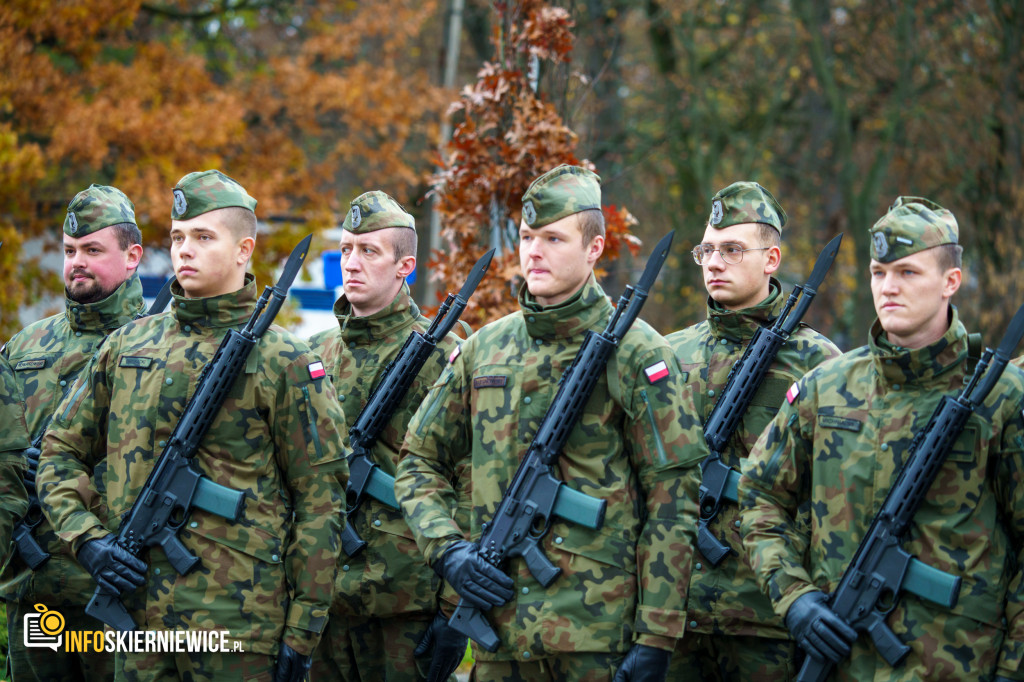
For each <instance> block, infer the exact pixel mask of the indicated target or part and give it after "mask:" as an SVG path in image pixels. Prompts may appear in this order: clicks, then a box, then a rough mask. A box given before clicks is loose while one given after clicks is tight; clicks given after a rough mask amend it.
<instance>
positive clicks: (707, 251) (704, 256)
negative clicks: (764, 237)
mask: <svg viewBox="0 0 1024 682" xmlns="http://www.w3.org/2000/svg"><path fill="white" fill-rule="evenodd" d="M770 248H772V247H770V246H762V247H760V248H757V249H744V248H743V246H742V245H741V244H734V243H732V242H726V243H725V244H722V245H721V246H719V247H717V248H716V247H714V246H712V245H711V244H698V245H697V246H695V247H693V262H694V263H696V264H697V265H703V264H704V263H705V262H706V261H708V260H710V259H711V254H713V253H714V252H715V251H717V252H718V253H719V254H721V256H722V260H724V261H725V262H726V263H728V264H729V265H736V264H737V263H739V262H742V261H743V254H744V252H746V251H765V250H767V249H770Z"/></svg>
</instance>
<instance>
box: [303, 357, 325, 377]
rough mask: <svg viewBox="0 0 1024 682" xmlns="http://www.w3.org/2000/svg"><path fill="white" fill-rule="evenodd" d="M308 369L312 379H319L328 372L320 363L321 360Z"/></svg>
mask: <svg viewBox="0 0 1024 682" xmlns="http://www.w3.org/2000/svg"><path fill="white" fill-rule="evenodd" d="M308 369H309V378H310V379H319V378H320V377H322V376H324V375H325V374H327V372H326V370H324V363H322V362H320V361H319V360H317V361H316V362H314V363H313V364H311V365H310V366H309V368H308Z"/></svg>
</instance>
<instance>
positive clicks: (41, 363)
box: [14, 358, 46, 372]
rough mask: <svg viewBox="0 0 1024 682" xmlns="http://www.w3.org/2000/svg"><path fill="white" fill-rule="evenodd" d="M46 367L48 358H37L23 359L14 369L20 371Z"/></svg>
mask: <svg viewBox="0 0 1024 682" xmlns="http://www.w3.org/2000/svg"><path fill="white" fill-rule="evenodd" d="M45 367H46V358H37V359H35V360H22V361H21V362H19V363H18V364H16V365H15V366H14V371H15V372H19V371H21V370H23V369H44V368H45Z"/></svg>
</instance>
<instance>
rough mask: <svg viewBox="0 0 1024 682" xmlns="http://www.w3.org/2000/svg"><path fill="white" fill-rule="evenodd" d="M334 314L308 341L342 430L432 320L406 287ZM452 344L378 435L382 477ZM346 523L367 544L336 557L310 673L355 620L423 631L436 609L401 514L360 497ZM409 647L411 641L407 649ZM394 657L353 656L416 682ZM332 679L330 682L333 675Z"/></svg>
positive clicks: (344, 639) (411, 665) (377, 651)
mask: <svg viewBox="0 0 1024 682" xmlns="http://www.w3.org/2000/svg"><path fill="white" fill-rule="evenodd" d="M334 314H335V316H336V317H337V318H338V328H337V329H330V330H328V331H324V332H321V333H319V334H317V335H315V336H313V337H312V338H311V339H310V346H311V347H312V349H313V350H314V351H315V352H316V353H317V354H318V355H319V356H320V357H321V358H322V359H323V361H324V365H325V366H326V367H327V371H328V373H329V374H330V376H331V379H332V381H333V383H334V387H335V390H336V391H337V394H338V400H340V401H341V409H342V411H343V412H344V413H345V423H346V426H347V428H351V427H352V425H353V424H355V421H356V419H357V418H358V417H359V413H360V412H361V411H362V409H363V408H364V407H365V406H366V403H367V401H368V400H369V397H370V394H371V393H372V392H373V389H374V388H375V386H376V384H377V382H378V381H379V379H380V377H381V375H382V374H383V373H384V370H385V369H386V368H387V366H388V364H389V363H391V362H392V361H393V360H394V359H395V357H396V356H397V355H398V352H399V351H400V350H401V349H402V346H403V344H404V343H405V340H406V339H407V338H408V337H409V335H410V334H412V333H413V331H418V332H420V333H423V332H425V331H426V330H427V328H428V327H429V326H430V320H429V319H427V318H425V317H423V316H422V315H420V310H419V308H418V307H417V305H416V303H415V301H413V299H412V297H411V295H410V294H409V286H408V285H407V284H405V283H403V284H402V288H401V290H400V291H399V293H398V295H397V296H396V297H395V299H394V300H393V301H392V302H391V303H390V304H389V305H388V306H387V307H385V308H384V309H382V310H380V311H378V312H377V313H374V314H373V315H369V316H367V317H359V316H356V315H353V314H352V308H351V305H350V304H349V303H348V300H347V299H346V298H345V296H344V295H342V297H341V298H339V299H338V300H337V301H336V302H335V304H334ZM457 347H458V338H456V337H455V335H453V334H449V335H448V336H447V337H446V338H444V339H442V340H441V342H440V343H439V344H438V345H437V348H436V349H435V350H434V353H433V354H432V355H431V357H430V358H429V359H428V360H427V362H426V364H424V365H423V369H421V370H420V373H419V375H418V376H417V378H416V379H415V380H414V381H413V384H412V386H411V387H410V389H409V392H408V393H407V394H406V396H405V399H404V401H403V402H402V404H401V405H400V406H399V408H398V409H397V410H396V411H395V413H394V416H393V417H392V419H391V421H390V422H389V424H388V426H387V427H386V428H385V429H384V431H383V432H382V433H381V437H380V438H378V440H377V443H376V446H375V448H374V450H373V459H374V461H375V462H376V463H377V464H378V465H379V466H380V467H381V469H382V470H383V471H384V472H386V473H388V474H391V475H392V476H394V475H395V469H396V467H397V465H398V452H399V449H400V448H401V445H402V440H403V439H404V438H405V432H406V429H407V427H408V425H409V421H410V420H411V419H412V416H413V413H415V411H416V408H417V407H419V405H420V403H421V402H422V401H423V397H424V396H425V395H426V393H427V390H428V389H429V388H430V386H431V384H433V383H434V381H435V380H436V379H437V377H438V376H439V375H440V374H441V371H442V370H443V369H444V367H445V364H446V363H447V361H448V357H449V356H450V355H451V353H452V352H453V351H454V350H455V349H456V348H457ZM457 480H458V479H456V481H457ZM462 509H463V511H462V513H463V514H464V516H465V519H468V515H469V500H468V497H467V499H465V501H464V503H463V505H462ZM347 522H348V523H350V524H352V526H353V528H354V529H355V531H356V532H357V533H358V534H359V537H361V538H362V539H363V540H365V541H366V543H367V547H366V548H365V549H364V550H363V551H362V552H360V553H359V554H358V555H357V556H355V557H349V556H347V555H346V554H345V552H344V550H343V551H342V553H341V556H340V559H339V563H340V564H341V570H340V571H338V577H337V581H336V587H337V590H336V592H335V596H334V605H333V606H332V608H331V619H330V623H329V624H328V634H327V635H325V641H324V643H323V644H322V645H321V646H319V647H317V650H316V653H315V655H314V669H313V672H314V675H315V673H316V672H317V670H318V669H324V671H325V673H326V669H325V666H326V665H327V663H326V660H327V659H332V658H336V657H337V656H340V655H341V654H342V652H343V651H344V650H345V649H347V648H350V647H351V643H350V642H349V637H350V634H349V633H348V632H347V630H349V629H350V626H351V624H352V623H353V622H354V619H357V618H358V619H360V620H362V619H363V618H364V617H369V618H379V619H388V620H395V619H398V620H401V619H402V617H408V616H413V615H415V616H417V617H420V619H421V620H424V619H425V621H426V622H425V623H424V624H423V625H422V628H421V629H425V628H426V625H429V624H430V620H431V619H430V617H429V616H431V615H432V614H433V613H434V612H436V611H437V609H438V592H439V590H440V589H441V583H442V581H441V579H440V578H439V577H438V576H437V574H435V573H434V571H432V570H431V569H430V567H428V566H427V563H426V561H425V559H424V558H423V555H422V554H421V553H420V551H419V550H418V549H417V547H416V541H415V539H414V538H413V533H412V531H411V530H409V526H408V525H407V524H406V522H405V519H404V518H403V517H402V512H401V511H399V510H397V509H391V508H390V507H388V506H387V505H385V504H382V503H381V502H378V501H377V500H375V499H373V498H372V497H369V496H366V497H365V498H364V500H363V502H362V504H361V505H360V506H359V508H358V510H357V511H356V513H355V514H354V515H349V516H348V518H347ZM449 599H450V600H451V601H452V604H453V605H454V603H457V599H456V597H455V596H454V593H452V594H450V595H449ZM367 627H368V626H367ZM389 627H396V626H395V625H391V626H389ZM384 643H388V642H386V641H385V642H382V644H384ZM415 644H416V643H415V642H413V648H415ZM410 652H411V649H410ZM395 654H396V652H395V650H394V647H386V648H379V647H369V648H363V649H362V650H361V651H360V652H359V656H360V657H361V659H362V660H364V661H366V662H367V663H369V664H372V665H373V666H374V667H377V666H381V669H383V666H384V664H385V659H387V660H388V661H389V663H388V665H392V666H403V665H404V666H407V670H406V673H407V675H408V676H407V677H403V678H402V679H418V674H417V673H416V666H415V662H414V661H413V659H412V656H411V655H410V656H409V657H408V659H407V660H404V661H399V660H397V657H396V655H395ZM391 659H395V660H394V661H392V660H391ZM358 670H359V674H355V673H356V671H355V670H352V671H348V674H345V675H344V676H343V677H342V678H341V679H359V678H363V679H375V676H374V675H372V674H369V673H370V672H371V671H372V668H364V667H363V666H360V667H359V669H358ZM342 672H344V670H343V671H342ZM349 675H351V677H350V676H349ZM315 676H316V675H315ZM331 679H335V678H334V677H333V676H332V677H331ZM387 679H393V678H391V677H389V678H387ZM394 679H398V678H394Z"/></svg>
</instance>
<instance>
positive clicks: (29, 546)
mask: <svg viewBox="0 0 1024 682" xmlns="http://www.w3.org/2000/svg"><path fill="white" fill-rule="evenodd" d="M173 281H174V278H173V277H170V278H168V279H167V281H166V282H164V285H163V286H162V287H161V288H160V292H159V293H158V294H157V295H156V299H155V300H154V301H153V305H151V306H150V307H149V310H147V311H146V312H145V313H144V314H142V315H140V316H139V317H138V318H136V319H142V318H143V317H149V316H150V315H156V314H157V313H161V312H163V310H164V308H166V307H167V304H168V303H169V302H170V300H171V282H173ZM73 383H74V381H68V390H70V387H71V385H72V384H73ZM49 425H50V420H49V419H47V420H46V422H45V423H44V424H43V428H42V429H40V431H39V435H38V436H37V437H36V439H35V440H34V441H32V447H33V448H35V449H36V450H41V449H42V447H43V436H45V435H46V429H47V427H48V426H49ZM204 481H206V482H207V483H210V484H213V482H212V481H210V480H209V479H204ZM25 487H26V489H27V491H28V511H27V512H25V516H23V517H21V520H20V521H18V523H17V524H15V526H14V532H13V534H12V538H13V540H14V549H15V551H16V552H17V553H18V554H19V555H20V556H21V560H22V561H24V562H25V564H26V565H27V566H28V567H29V568H30V569H31V570H33V571H36V570H39V567H40V566H42V565H43V564H45V563H46V561H47V560H48V559H49V558H50V553H49V552H47V551H46V550H44V549H43V548H42V546H41V545H40V544H39V541H38V540H36V538H35V536H34V535H33V534H32V533H33V532H34V531H35V529H36V528H38V527H39V524H41V523H42V522H43V510H42V508H41V507H40V506H39V494H38V493H37V492H36V487H35V486H34V485H33V486H31V487H30V486H28V485H26V486H25ZM204 487H205V486H204ZM207 511H213V510H207Z"/></svg>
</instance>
